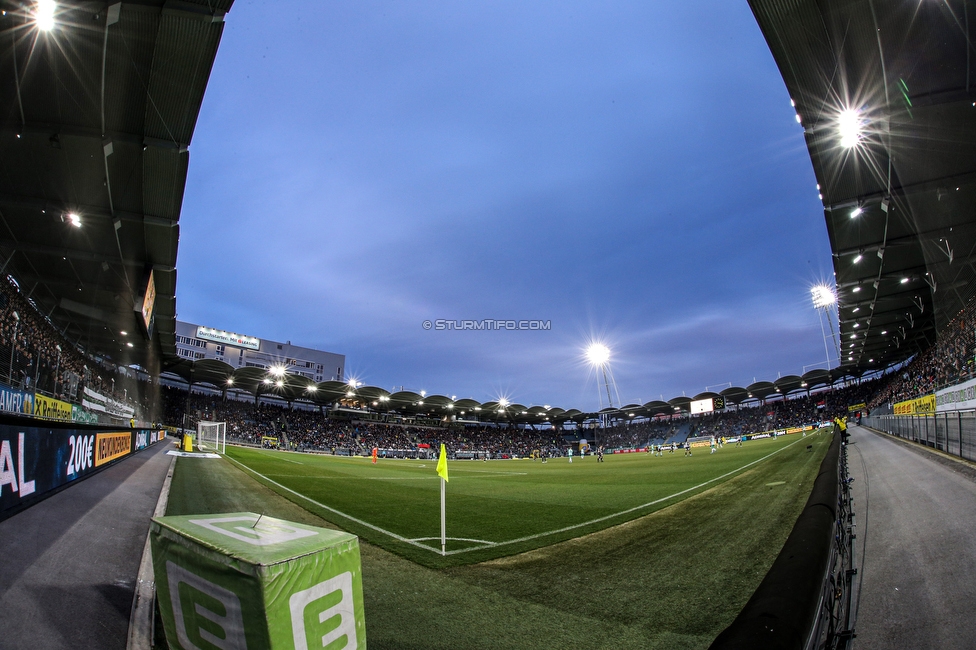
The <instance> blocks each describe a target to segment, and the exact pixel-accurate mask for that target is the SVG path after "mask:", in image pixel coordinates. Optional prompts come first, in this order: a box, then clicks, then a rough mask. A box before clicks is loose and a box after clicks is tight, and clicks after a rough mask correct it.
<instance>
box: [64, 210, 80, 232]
mask: <svg viewBox="0 0 976 650" xmlns="http://www.w3.org/2000/svg"><path fill="white" fill-rule="evenodd" d="M65 217H66V218H67V219H68V223H70V224H71V225H72V226H74V227H75V228H81V217H80V216H78V214H77V213H75V212H69V213H68V214H66V215H65Z"/></svg>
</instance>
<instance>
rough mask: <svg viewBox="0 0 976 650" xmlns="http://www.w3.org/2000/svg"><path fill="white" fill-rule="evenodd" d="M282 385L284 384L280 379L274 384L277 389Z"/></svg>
mask: <svg viewBox="0 0 976 650" xmlns="http://www.w3.org/2000/svg"><path fill="white" fill-rule="evenodd" d="M284 385H285V382H284V381H282V380H281V379H279V380H278V381H276V382H275V386H277V387H278V388H281V387H282V386H284Z"/></svg>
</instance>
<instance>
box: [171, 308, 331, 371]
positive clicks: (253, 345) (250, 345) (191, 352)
mask: <svg viewBox="0 0 976 650" xmlns="http://www.w3.org/2000/svg"><path fill="white" fill-rule="evenodd" d="M176 354H177V355H178V356H180V357H182V358H184V359H190V360H192V361H197V360H199V359H216V360H217V361H223V362H224V363H226V364H228V365H230V366H231V367H232V368H235V369H236V368H271V367H273V366H284V367H285V369H286V370H287V371H288V372H289V373H292V374H297V375H302V376H303V377H307V378H309V379H311V380H312V381H314V382H322V381H343V379H342V372H343V368H345V366H346V355H344V354H336V353H334V352H326V351H324V350H316V349H314V348H306V347H302V346H300V345H292V344H291V341H286V342H284V343H282V342H280V341H272V340H269V339H259V338H257V337H254V336H247V335H244V334H238V333H236V332H228V331H225V330H220V329H215V328H212V327H206V326H203V325H196V324H194V323H187V322H184V321H181V320H178V321H176Z"/></svg>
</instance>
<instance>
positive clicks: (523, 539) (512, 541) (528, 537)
mask: <svg viewBox="0 0 976 650" xmlns="http://www.w3.org/2000/svg"><path fill="white" fill-rule="evenodd" d="M801 440H805V438H800V439H799V440H794V441H793V442H791V443H790V444H788V445H786V446H785V447H780V448H779V449H777V450H776V451H774V452H771V453H769V454H766V455H765V456H763V457H762V458H758V459H756V460H754V461H752V462H751V463H746V464H745V465H743V466H742V467H740V468H738V469H734V470H732V471H731V472H726V473H725V474H722V475H721V476H716V477H715V478H713V479H709V480H707V481H705V482H704V483H699V484H698V485H696V486H694V487H690V488H687V489H684V490H681V491H680V492H675V493H674V494H671V495H669V496H666V497H661V498H660V499H655V500H654V501H649V502H647V503H644V504H641V505H639V506H634V507H633V508H627V509H626V510H621V511H620V512H615V513H613V514H612V515H605V516H603V517H597V518H596V519H591V520H589V521H584V522H583V523H581V524H573V525H572V526H565V527H564V528H559V529H557V530H550V531H548V532H545V533H536V534H535V535H526V536H525V537H519V538H517V539H510V540H507V541H504V542H495V543H494V544H491V545H490V546H487V545H486V546H473V547H471V548H462V549H457V550H454V551H447V553H445V555H457V554H458V553H469V552H471V551H480V550H483V549H486V548H495V547H496V546H507V545H509V544H518V543H520V542H527V541H529V540H533V539H538V538H540V537H547V536H549V535H558V534H559V533H565V532H566V531H569V530H574V529H576V528H583V527H585V526H590V525H592V524H598V523H600V522H601V521H607V520H608V519H613V518H614V517H619V516H620V515H626V514H630V513H631V512H635V511H637V510H640V509H642V508H646V507H648V506H653V505H657V504H659V503H661V502H663V501H667V500H668V499H673V498H674V497H678V496H681V495H682V494H686V493H688V492H691V491H692V490H697V489H698V488H700V487H704V486H706V485H708V484H709V483H714V482H715V481H718V480H720V479H723V478H725V477H727V476H731V475H732V474H735V473H736V472H741V471H742V470H744V469H745V468H747V467H750V466H752V465H755V464H756V463H761V462H762V461H764V460H766V459H767V458H769V457H770V456H774V455H776V454H778V453H779V452H781V451H783V450H784V449H789V448H790V447H792V446H793V445H795V444H796V443H798V442H800V441H801Z"/></svg>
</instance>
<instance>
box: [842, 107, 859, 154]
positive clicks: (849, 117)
mask: <svg viewBox="0 0 976 650" xmlns="http://www.w3.org/2000/svg"><path fill="white" fill-rule="evenodd" d="M861 123H862V120H861V116H860V114H859V113H858V112H857V111H856V110H853V109H847V110H845V111H841V113H840V115H838V116H837V131H838V132H839V133H840V146H842V147H844V148H845V149H850V148H851V147H854V146H857V144H858V143H859V142H860V141H861Z"/></svg>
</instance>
